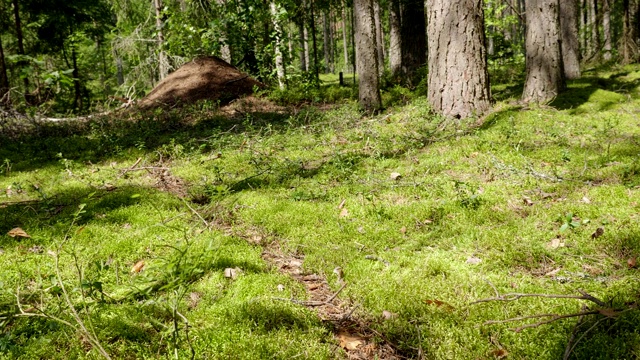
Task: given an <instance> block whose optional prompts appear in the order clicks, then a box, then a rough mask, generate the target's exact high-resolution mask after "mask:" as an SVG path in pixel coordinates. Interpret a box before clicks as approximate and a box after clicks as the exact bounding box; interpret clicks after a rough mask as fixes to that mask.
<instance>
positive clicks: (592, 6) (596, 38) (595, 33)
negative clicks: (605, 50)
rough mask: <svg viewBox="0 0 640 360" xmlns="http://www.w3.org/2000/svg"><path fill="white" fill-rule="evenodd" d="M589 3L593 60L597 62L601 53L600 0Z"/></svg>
mask: <svg viewBox="0 0 640 360" xmlns="http://www.w3.org/2000/svg"><path fill="white" fill-rule="evenodd" d="M588 1H589V23H590V24H589V25H590V26H591V54H590V56H591V58H592V59H594V60H597V58H598V54H599V52H600V31H599V29H598V25H599V24H598V0H588Z"/></svg>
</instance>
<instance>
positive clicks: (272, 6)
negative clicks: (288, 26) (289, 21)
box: [269, 1, 286, 90]
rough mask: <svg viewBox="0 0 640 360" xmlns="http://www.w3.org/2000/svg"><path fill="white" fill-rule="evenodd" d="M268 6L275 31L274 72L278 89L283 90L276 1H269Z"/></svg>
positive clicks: (280, 30) (280, 38)
mask: <svg viewBox="0 0 640 360" xmlns="http://www.w3.org/2000/svg"><path fill="white" fill-rule="evenodd" d="M269 8H270V10H271V19H272V21H273V30H274V32H275V38H276V39H275V40H276V43H275V48H274V53H275V58H276V59H275V60H276V74H277V76H278V86H279V87H280V89H282V90H284V88H285V83H286V80H285V72H284V58H283V56H282V28H281V26H280V16H279V14H278V8H277V6H276V3H275V2H273V1H271V3H270V4H269Z"/></svg>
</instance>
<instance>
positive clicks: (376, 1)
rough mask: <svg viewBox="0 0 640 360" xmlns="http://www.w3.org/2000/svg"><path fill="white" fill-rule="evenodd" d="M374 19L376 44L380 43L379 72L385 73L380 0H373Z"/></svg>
mask: <svg viewBox="0 0 640 360" xmlns="http://www.w3.org/2000/svg"><path fill="white" fill-rule="evenodd" d="M373 20H374V22H375V27H376V44H377V45H378V72H379V73H380V75H382V74H383V73H384V32H383V30H382V20H381V19H380V0H373Z"/></svg>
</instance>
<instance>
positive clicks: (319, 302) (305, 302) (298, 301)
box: [272, 283, 347, 307]
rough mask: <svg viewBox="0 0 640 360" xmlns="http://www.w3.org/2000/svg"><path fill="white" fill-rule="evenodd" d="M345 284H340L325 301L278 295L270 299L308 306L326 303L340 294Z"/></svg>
mask: <svg viewBox="0 0 640 360" xmlns="http://www.w3.org/2000/svg"><path fill="white" fill-rule="evenodd" d="M345 286H347V283H344V284H342V286H341V287H340V289H338V291H336V293H335V294H333V295H331V297H329V298H328V299H327V300H325V301H302V300H296V299H285V298H278V297H274V298H272V299H274V300H280V301H291V302H292V303H294V304H299V305H304V306H309V307H313V306H322V305H328V304H330V303H331V302H332V301H333V299H335V298H336V297H337V296H338V294H340V292H342V290H343V289H344V288H345Z"/></svg>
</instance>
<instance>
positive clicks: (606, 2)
mask: <svg viewBox="0 0 640 360" xmlns="http://www.w3.org/2000/svg"><path fill="white" fill-rule="evenodd" d="M561 2H564V1H561ZM610 2H611V0H602V31H603V34H604V45H603V48H602V49H603V51H604V53H603V54H602V56H603V59H604V60H605V61H609V60H611V6H610V5H611V4H610Z"/></svg>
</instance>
